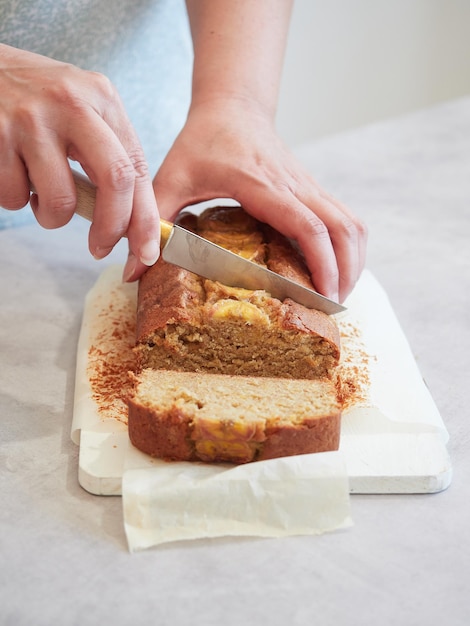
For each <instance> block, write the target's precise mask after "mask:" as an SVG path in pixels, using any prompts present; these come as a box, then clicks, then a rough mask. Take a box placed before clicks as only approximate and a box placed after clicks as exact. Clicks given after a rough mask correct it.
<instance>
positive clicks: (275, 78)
mask: <svg viewBox="0 0 470 626" xmlns="http://www.w3.org/2000/svg"><path fill="white" fill-rule="evenodd" d="M186 4H187V9H188V15H189V20H190V26H191V33H192V38H193V45H194V70H193V95H192V105H193V106H198V105H199V104H201V103H206V102H207V101H211V100H219V99H226V98H231V99H235V100H237V99H238V100H241V101H243V100H245V101H249V102H250V104H251V105H252V106H258V107H259V108H260V109H261V110H262V112H263V113H264V114H265V115H267V116H269V117H270V118H271V119H272V120H274V117H275V113H276V106H277V99H278V93H279V84H280V78H281V72H282V65H283V59H284V52H285V46H286V40H287V32H288V28H289V19H290V14H291V7H292V0H223V1H222V2H221V1H218V0H186Z"/></svg>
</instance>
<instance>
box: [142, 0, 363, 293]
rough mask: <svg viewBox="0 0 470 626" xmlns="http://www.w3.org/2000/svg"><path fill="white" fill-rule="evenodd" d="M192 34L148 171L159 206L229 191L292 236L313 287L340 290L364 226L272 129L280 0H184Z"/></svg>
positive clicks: (284, 13) (347, 283) (170, 211)
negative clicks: (179, 122)
mask: <svg viewBox="0 0 470 626" xmlns="http://www.w3.org/2000/svg"><path fill="white" fill-rule="evenodd" d="M187 8H188V14H189V19H190V25H191V32H192V37H193V42H194V71H193V92H192V102H191V107H190V111H189V115H188V119H187V123H186V125H185V127H184V128H183V130H182V132H181V134H180V135H179V137H178V138H177V140H176V142H175V144H174V146H173V148H172V149H171V151H170V153H169V154H168V157H167V158H166V159H165V161H164V163H163V164H162V167H161V168H160V170H159V172H158V173H157V176H156V177H155V179H154V187H155V193H156V196H157V201H158V205H159V208H160V211H161V212H162V215H164V216H165V217H167V218H169V219H173V218H174V216H175V215H176V213H177V212H178V210H180V209H181V208H183V207H184V206H186V205H188V204H191V203H194V202H197V201H200V200H204V199H209V198H214V197H230V198H234V199H236V200H238V201H239V202H240V204H241V205H242V206H243V207H244V208H245V209H246V210H247V211H248V212H249V213H251V214H252V215H253V216H255V217H256V218H258V219H260V220H261V221H264V222H267V223H269V224H271V225H272V226H273V227H274V228H276V229H277V230H279V231H281V232H282V233H284V234H285V235H287V236H288V237H291V238H293V239H296V240H297V241H298V243H299V245H300V247H301V249H302V251H303V253H304V255H305V259H306V262H307V265H308V267H309V269H310V271H311V273H312V280H313V282H314V284H315V287H316V288H317V290H318V291H320V292H321V293H323V294H325V295H327V296H329V297H331V298H333V299H340V300H343V299H344V298H345V297H346V295H347V294H348V293H349V292H350V290H351V289H352V287H353V286H354V284H355V282H356V280H357V278H358V277H359V274H360V272H361V270H362V267H363V265H364V256H365V242H366V233H365V228H364V226H363V225H362V224H361V223H360V222H359V220H357V219H356V218H355V217H354V216H353V215H352V213H351V212H350V211H349V210H348V209H347V208H346V207H345V206H343V205H341V204H340V203H339V202H337V201H336V200H334V199H332V198H331V197H330V196H328V195H327V194H326V193H325V192H324V191H323V190H322V189H320V187H319V186H318V185H317V184H316V183H315V181H314V180H313V179H312V178H311V177H310V176H309V175H308V174H307V173H306V172H305V171H304V170H303V169H302V167H301V166H300V165H299V164H298V163H297V162H296V160H295V159H294V157H293V155H292V154H291V153H290V152H289V151H288V150H287V149H286V147H285V146H284V145H283V144H282V142H281V141H280V139H279V137H278V136H277V135H276V132H275V127H274V123H275V114H276V106H277V98H278V91H279V83H280V76H281V69H282V61H283V56H284V49H285V43H286V37H287V30H288V23H289V18H290V10H291V2H290V1H286V0H224V2H214V1H213V0H187Z"/></svg>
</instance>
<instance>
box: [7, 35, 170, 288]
mask: <svg viewBox="0 0 470 626" xmlns="http://www.w3.org/2000/svg"><path fill="white" fill-rule="evenodd" d="M68 158H70V159H72V160H75V161H77V162H79V163H80V164H81V166H82V167H83V169H84V171H85V172H86V173H87V175H88V176H89V178H90V179H91V181H92V182H93V183H94V184H95V185H96V187H97V194H96V207H95V212H94V218H93V223H92V225H91V227H90V234H89V248H90V252H91V253H92V254H93V256H94V257H95V258H99V259H101V258H104V257H105V256H106V255H107V254H109V252H111V250H112V249H113V247H114V246H115V244H116V243H117V242H118V241H119V239H120V238H121V237H123V236H124V235H126V236H127V238H128V241H129V249H130V256H129V261H128V264H127V266H126V269H125V278H126V279H127V280H136V279H137V278H138V277H139V276H140V275H141V274H142V273H143V271H144V270H145V266H146V265H152V264H153V263H154V262H155V261H156V259H157V258H158V255H159V216H158V210H157V205H156V200H155V195H154V192H153V188H152V181H151V177H150V174H149V172H148V167H147V163H146V160H145V157H144V154H143V150H142V147H141V145H140V142H139V140H138V138H137V136H136V133H135V131H134V129H133V128H132V125H131V123H130V121H129V119H128V117H127V115H126V112H125V110H124V106H123V104H122V102H121V100H120V98H119V96H118V94H117V91H116V89H115V88H114V87H113V85H112V84H111V83H110V81H109V80H108V79H107V78H105V77H104V76H103V75H101V74H98V73H96V72H88V71H85V70H81V69H79V68H77V67H75V66H73V65H68V64H65V63H61V62H58V61H54V60H52V59H49V58H47V57H43V56H40V55H37V54H33V53H30V52H26V51H23V50H18V49H16V48H12V47H10V46H6V45H1V44H0V206H3V207H5V208H7V209H20V208H21V207H23V206H25V205H26V204H27V203H28V201H31V206H32V208H33V211H34V213H35V215H36V219H37V221H38V222H39V223H40V224H41V226H43V227H45V228H58V227H61V226H64V225H65V224H66V223H67V222H68V221H69V220H70V219H71V217H72V215H73V213H74V211H75V205H76V195H75V186H74V182H73V178H72V172H71V170H70V166H69V163H68V160H67V159H68ZM30 183H31V184H32V186H33V187H34V190H35V193H34V194H33V195H32V196H31V197H30Z"/></svg>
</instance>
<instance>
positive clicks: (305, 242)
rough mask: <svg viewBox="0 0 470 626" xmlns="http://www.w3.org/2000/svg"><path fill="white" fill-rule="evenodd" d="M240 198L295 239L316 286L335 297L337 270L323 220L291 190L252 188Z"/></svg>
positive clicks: (245, 204) (251, 211)
mask: <svg viewBox="0 0 470 626" xmlns="http://www.w3.org/2000/svg"><path fill="white" fill-rule="evenodd" d="M237 199H238V198H237ZM240 202H241V204H242V206H243V207H244V208H245V209H246V210H247V211H248V212H249V213H252V214H253V215H256V217H257V218H258V219H260V220H262V221H264V222H267V223H268V224H270V225H271V226H272V227H273V228H275V229H276V230H278V231H279V232H281V233H283V234H284V235H285V236H286V237H289V238H291V239H295V240H296V241H297V242H298V244H299V246H300V248H301V250H302V252H303V254H304V257H305V262H306V264H307V266H308V268H309V270H310V273H311V276H312V282H313V285H314V287H315V289H316V290H317V291H318V292H319V293H321V294H323V295H324V296H326V297H328V298H331V299H332V300H336V301H337V300H338V298H339V290H338V284H339V270H338V265H337V260H336V255H335V251H334V249H333V245H332V242H331V239H330V235H329V232H328V229H327V227H326V225H325V224H324V223H323V222H322V220H321V219H320V218H319V217H318V216H317V215H316V214H315V213H314V212H312V211H311V210H310V209H309V208H308V207H307V206H305V204H303V203H302V202H300V200H298V199H297V198H296V197H295V196H294V195H292V194H285V193H281V194H279V193H275V192H274V191H267V190H264V191H263V192H262V193H256V192H253V190H251V193H250V195H249V196H247V197H246V198H240Z"/></svg>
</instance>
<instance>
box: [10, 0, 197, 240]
mask: <svg viewBox="0 0 470 626" xmlns="http://www.w3.org/2000/svg"><path fill="white" fill-rule="evenodd" d="M0 41H1V42H2V43H5V44H8V45H11V46H15V47H17V48H21V49H24V50H29V51H31V52H36V53H39V54H43V55H45V56H49V57H52V58H54V59H57V60H60V61H65V62H68V63H73V64H74V65H78V66H79V67H82V68H84V69H88V70H94V71H98V72H101V73H103V74H105V75H106V76H108V77H109V78H110V79H111V81H112V82H113V83H114V85H115V86H116V87H117V89H118V91H119V94H120V96H121V98H122V100H123V102H124V105H125V107H126V110H127V113H128V115H129V117H130V119H131V122H132V124H133V125H134V127H135V129H136V130H137V134H138V135H139V138H140V141H141V143H142V145H143V148H144V152H145V155H146V158H147V161H148V163H149V166H150V171H151V172H152V173H154V172H156V171H157V169H158V167H159V165H160V164H161V162H162V160H163V159H164V157H165V155H166V153H167V152H168V150H169V148H170V147H171V144H172V143H173V141H174V139H175V137H176V135H177V134H178V132H179V130H180V129H181V127H182V125H183V124H184V121H185V118H186V113H187V110H188V106H189V99H190V88H191V70H192V45H191V37H190V33H189V26H188V20H187V15H186V8H185V4H184V1H183V0H15V1H14V0H1V1H0ZM31 219H32V216H31V210H30V209H29V208H27V209H22V210H21V211H6V210H4V209H0V228H2V227H6V226H11V225H14V224H19V223H23V222H24V221H26V220H31Z"/></svg>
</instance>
